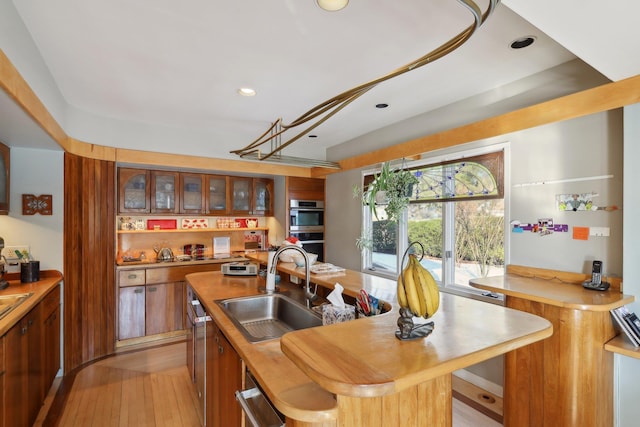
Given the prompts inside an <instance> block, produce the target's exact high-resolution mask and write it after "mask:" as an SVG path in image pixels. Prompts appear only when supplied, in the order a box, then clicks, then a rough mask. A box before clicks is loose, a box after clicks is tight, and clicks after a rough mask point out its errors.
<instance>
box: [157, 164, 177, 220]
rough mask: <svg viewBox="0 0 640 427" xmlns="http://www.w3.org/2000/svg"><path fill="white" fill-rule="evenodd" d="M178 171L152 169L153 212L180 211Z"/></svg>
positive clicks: (170, 212) (169, 212)
mask: <svg viewBox="0 0 640 427" xmlns="http://www.w3.org/2000/svg"><path fill="white" fill-rule="evenodd" d="M178 177H179V173H178V172H165V171H151V213H168V214H172V213H178V203H179V196H178V184H179V178H178Z"/></svg>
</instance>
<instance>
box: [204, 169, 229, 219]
mask: <svg viewBox="0 0 640 427" xmlns="http://www.w3.org/2000/svg"><path fill="white" fill-rule="evenodd" d="M228 181H229V178H227V177H226V176H218V175H207V176H206V188H208V189H209V193H208V208H209V213H210V214H212V215H226V214H228V213H229V192H228V191H227V188H228V186H229V185H228Z"/></svg>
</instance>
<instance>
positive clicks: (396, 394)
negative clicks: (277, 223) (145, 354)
mask: <svg viewBox="0 0 640 427" xmlns="http://www.w3.org/2000/svg"><path fill="white" fill-rule="evenodd" d="M278 268H279V269H280V271H281V272H284V271H286V270H290V271H295V265H294V264H292V263H290V264H287V263H284V264H278ZM351 273H353V274H346V275H345V276H344V277H343V279H346V278H348V277H351V278H353V277H357V276H358V275H359V274H360V273H356V272H351ZM365 276H368V275H365ZM316 279H317V278H316ZM322 280H326V281H328V282H331V281H332V280H330V279H328V278H324V279H322ZM187 281H188V283H189V284H190V285H191V286H192V287H193V288H194V290H195V292H196V293H197V294H198V296H199V298H200V301H201V302H202V304H204V305H205V308H206V309H207V312H208V313H209V314H210V315H211V317H212V318H213V321H214V322H215V323H216V324H217V325H218V327H219V328H220V329H221V331H222V332H223V333H224V334H225V336H226V337H227V338H228V340H229V341H230V342H231V344H232V345H233V347H234V348H235V349H236V351H237V352H238V353H239V355H240V357H241V358H242V359H243V360H244V362H245V363H246V365H247V366H248V368H249V369H250V370H251V371H252V373H253V374H254V376H255V377H256V379H257V380H258V382H259V383H260V384H261V386H262V388H263V389H264V391H265V392H266V394H267V396H268V397H269V399H270V400H271V401H272V402H273V403H274V405H275V406H276V407H277V408H278V410H280V411H281V412H282V413H283V414H284V415H285V416H286V417H287V422H288V424H287V425H295V426H296V427H298V426H323V427H327V426H367V427H375V426H380V427H382V426H390V425H403V426H427V425H428V426H451V423H452V414H451V405H452V403H451V394H452V392H451V373H452V372H453V371H455V370H457V369H461V368H464V367H467V366H469V365H473V364H476V363H479V362H482V361H484V360H487V359H489V358H492V357H495V356H497V355H500V354H503V353H506V352H510V351H512V350H514V349H517V348H520V347H523V346H526V345H528V344H531V343H534V342H536V341H539V340H543V339H545V338H547V337H549V336H550V335H551V334H552V326H551V324H550V323H549V322H548V321H547V320H545V319H542V318H540V317H538V316H535V315H532V314H528V313H524V312H521V311H517V310H512V309H508V308H505V307H501V306H497V305H493V304H487V303H484V302H480V301H475V300H472V299H467V298H463V297H458V296H454V295H448V294H442V303H441V308H440V310H439V311H438V312H437V313H436V314H435V316H434V317H433V318H432V319H430V320H433V321H434V322H435V330H434V332H433V333H432V334H431V335H429V336H428V337H426V338H422V339H418V340H415V341H400V340H398V339H397V338H396V337H395V331H396V329H397V326H396V321H397V318H398V312H397V309H398V307H397V305H395V302H393V301H391V304H392V306H393V309H392V311H391V312H388V313H384V314H381V315H378V316H372V317H366V318H360V319H356V320H353V321H350V322H346V323H340V324H335V325H328V326H320V327H316V328H310V329H304V330H299V331H295V332H289V333H287V334H285V335H284V336H283V337H282V338H281V339H279V340H271V341H265V342H262V343H255V344H252V343H250V342H248V341H247V340H246V339H245V338H244V336H243V335H242V333H241V332H240V331H239V330H238V329H237V328H236V327H235V326H234V324H233V323H232V322H231V320H230V319H229V318H228V317H227V316H226V315H225V313H224V312H223V311H222V309H221V308H220V307H219V306H218V305H217V304H215V300H218V299H223V298H233V297H238V296H246V295H251V294H258V293H259V292H260V289H259V288H260V287H264V281H263V280H262V279H261V278H259V277H229V276H224V275H222V274H221V273H220V272H206V273H194V274H189V275H188V276H187ZM339 281H340V283H341V284H343V280H339ZM375 281H376V282H378V281H380V283H379V285H380V286H382V287H381V289H387V290H388V289H394V288H395V282H394V281H392V280H387V279H381V278H376V279H375ZM362 285H363V284H360V285H359V286H358V289H360V288H362ZM287 286H288V285H287V284H286V283H283V284H282V288H283V290H286V289H287ZM343 286H344V284H343ZM355 286H356V285H355V284H354V283H350V284H348V285H347V286H344V287H345V293H346V294H351V295H352V296H355V295H356V293H357V290H358V289H355V288H354V289H351V288H353V287H355ZM370 290H371V293H372V294H373V295H374V296H376V293H375V289H374V288H372V289H370Z"/></svg>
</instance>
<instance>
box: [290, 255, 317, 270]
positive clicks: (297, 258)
mask: <svg viewBox="0 0 640 427" xmlns="http://www.w3.org/2000/svg"><path fill="white" fill-rule="evenodd" d="M307 256H308V258H309V267H311V266H312V265H313V264H315V262H316V260H317V259H318V255H317V254H312V253H308V254H307ZM293 262H295V263H296V267H304V257H303V256H302V255H294V256H293Z"/></svg>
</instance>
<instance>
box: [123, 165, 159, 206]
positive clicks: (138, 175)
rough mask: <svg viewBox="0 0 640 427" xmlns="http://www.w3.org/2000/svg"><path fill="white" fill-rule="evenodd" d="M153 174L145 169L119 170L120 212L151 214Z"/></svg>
mask: <svg viewBox="0 0 640 427" xmlns="http://www.w3.org/2000/svg"><path fill="white" fill-rule="evenodd" d="M150 177H151V172H149V171H147V170H144V169H128V168H120V169H118V212H120V213H149V212H151V204H150V198H149V194H150V189H151V185H150Z"/></svg>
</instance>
